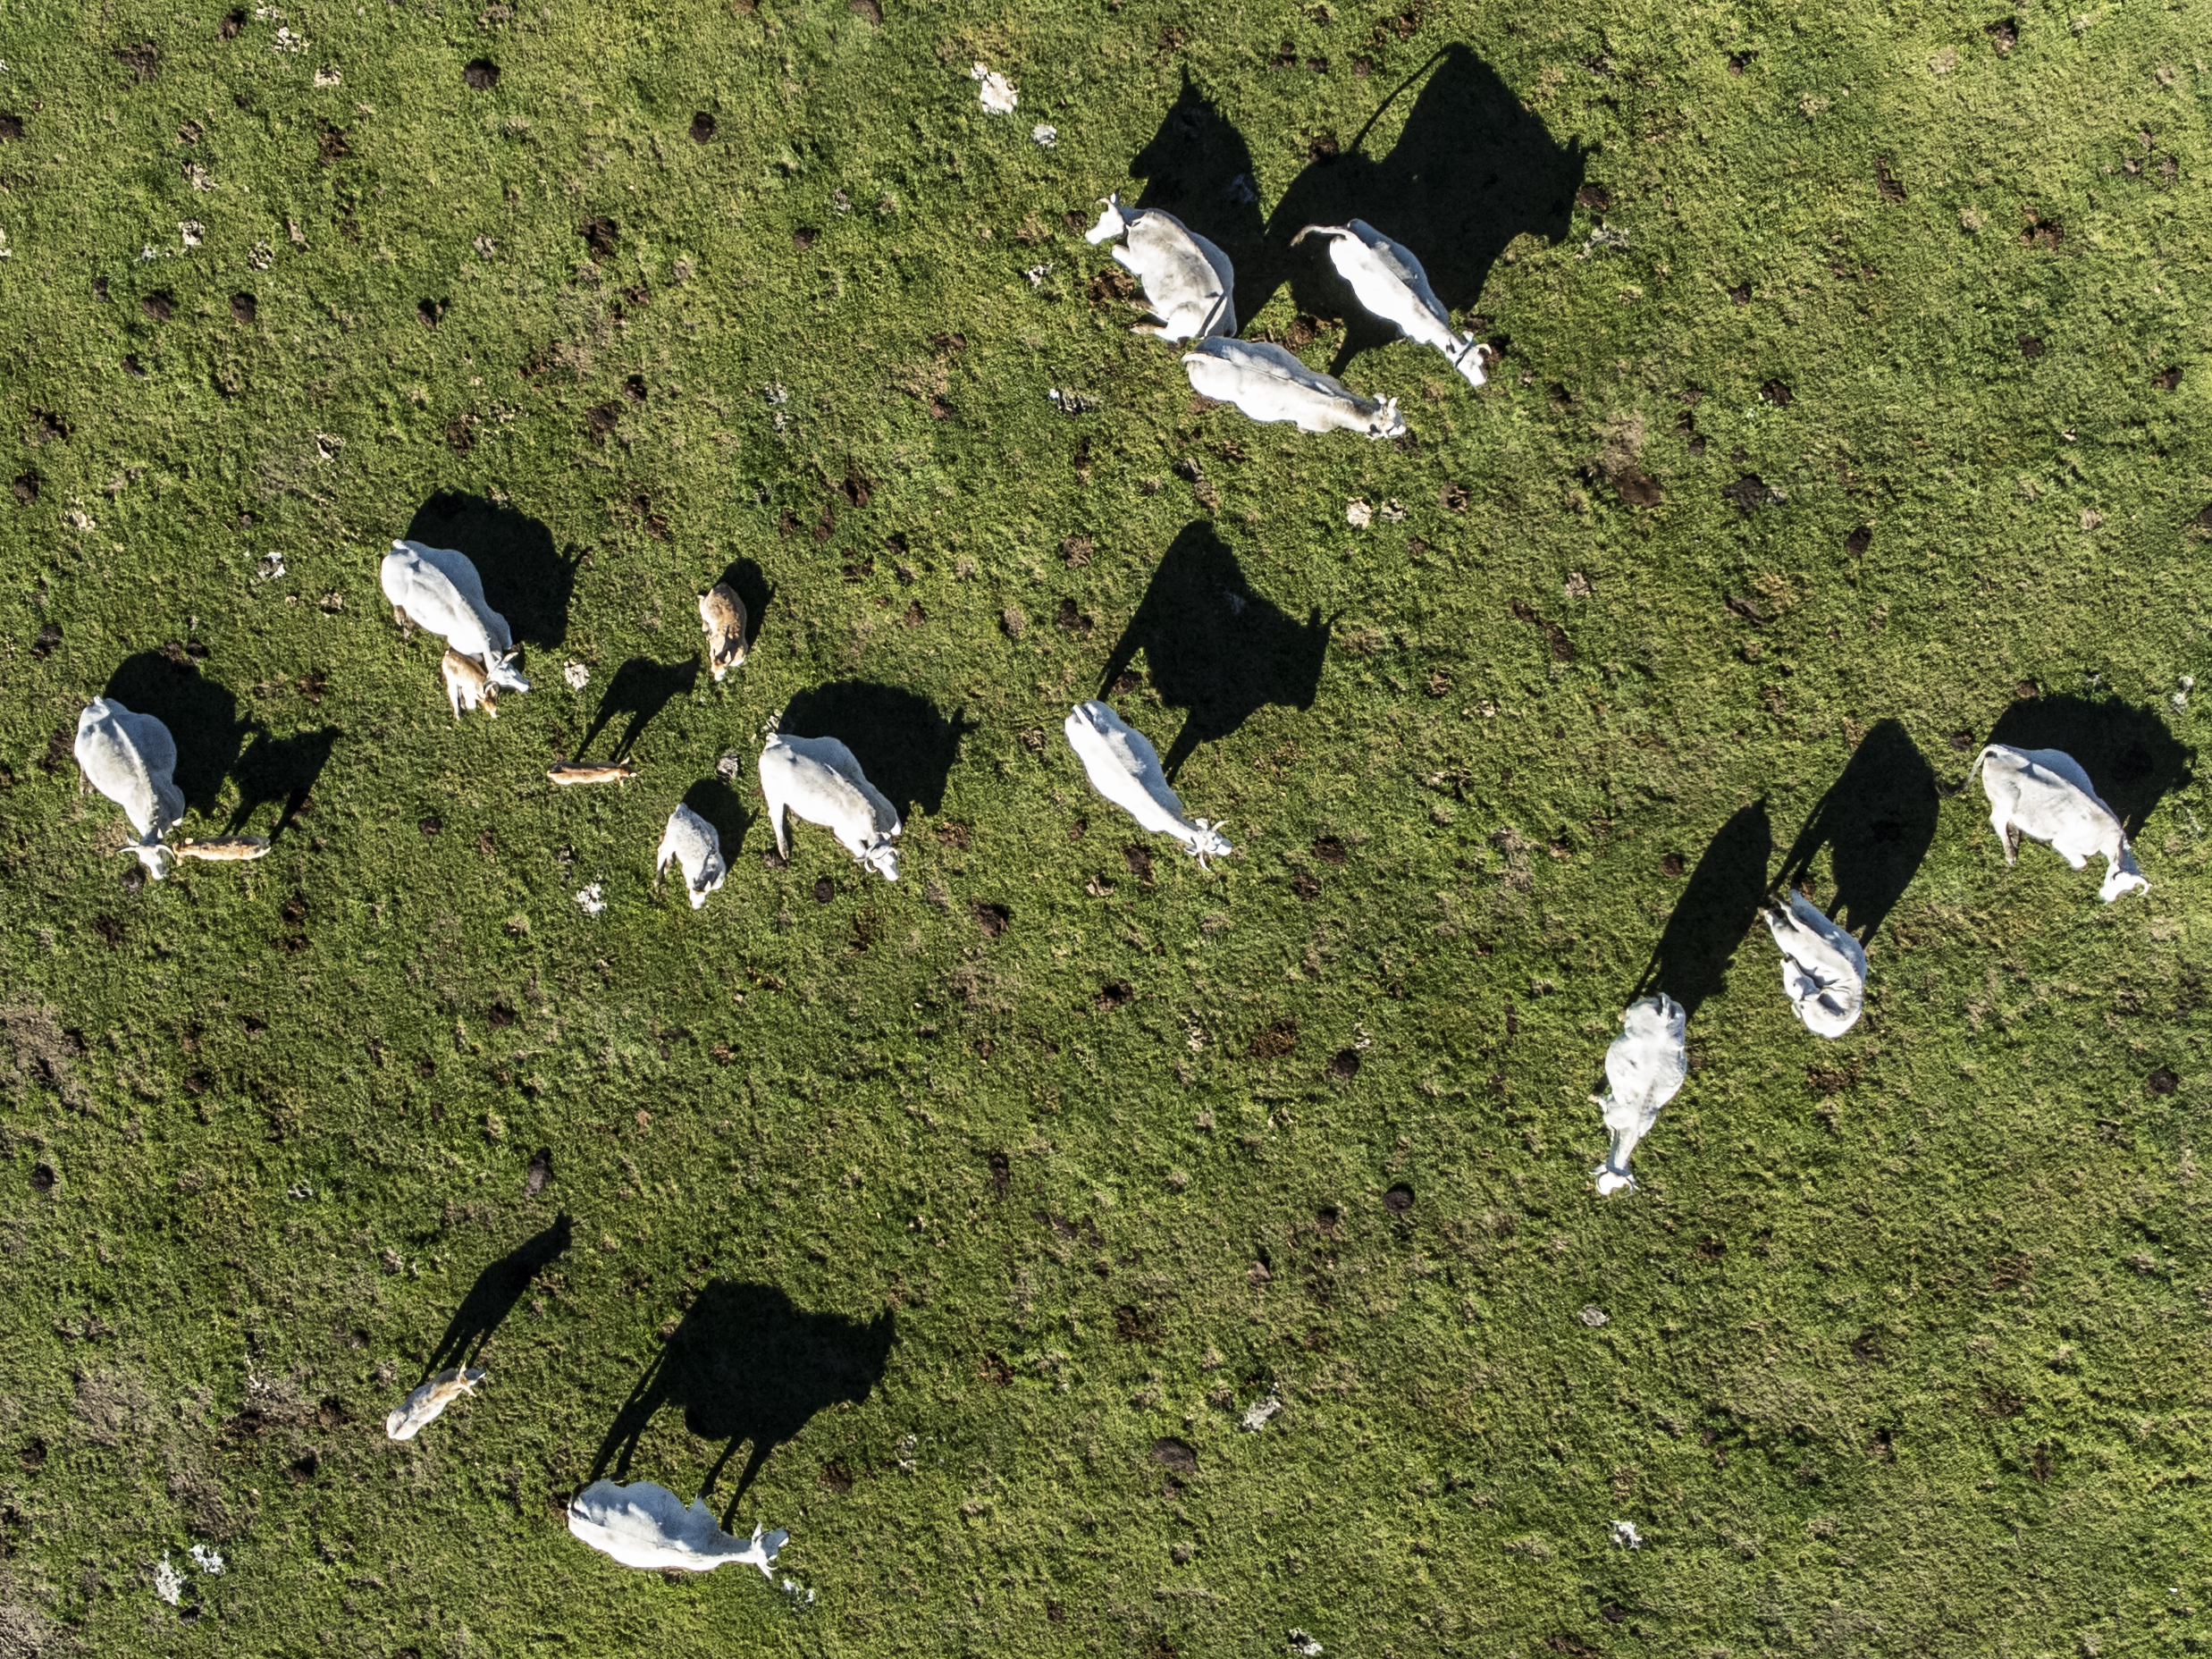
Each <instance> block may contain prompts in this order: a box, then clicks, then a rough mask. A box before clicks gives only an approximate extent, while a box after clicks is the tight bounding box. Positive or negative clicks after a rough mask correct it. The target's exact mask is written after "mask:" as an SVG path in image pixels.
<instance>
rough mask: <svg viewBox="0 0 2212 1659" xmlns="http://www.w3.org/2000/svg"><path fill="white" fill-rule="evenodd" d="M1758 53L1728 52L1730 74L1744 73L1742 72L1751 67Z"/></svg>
mask: <svg viewBox="0 0 2212 1659" xmlns="http://www.w3.org/2000/svg"><path fill="white" fill-rule="evenodd" d="M1757 56H1758V54H1757V53H1756V52H1731V53H1729V54H1728V73H1729V74H1731V75H1740V74H1742V73H1743V72H1745V70H1747V69H1749V68H1750V67H1751V63H1752V60H1753V59H1754V58H1755V57H1757Z"/></svg>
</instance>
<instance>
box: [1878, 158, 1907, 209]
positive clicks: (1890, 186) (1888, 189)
mask: <svg viewBox="0 0 2212 1659" xmlns="http://www.w3.org/2000/svg"><path fill="white" fill-rule="evenodd" d="M1874 188H1875V189H1877V190H1879V191H1880V193H1881V198H1882V200H1884V201H1886V202H1901V201H1903V200H1904V199H1905V186H1903V185H1902V184H1899V183H1898V182H1897V174H1896V173H1892V172H1890V171H1889V158H1888V156H1883V157H1882V158H1881V159H1880V161H1878V162H1876V163H1875V164H1874Z"/></svg>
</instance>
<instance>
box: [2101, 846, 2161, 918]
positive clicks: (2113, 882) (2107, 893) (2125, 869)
mask: <svg viewBox="0 0 2212 1659" xmlns="http://www.w3.org/2000/svg"><path fill="white" fill-rule="evenodd" d="M2149 891H2150V880H2149V877H2147V876H2145V875H2144V874H2143V872H2142V870H2141V866H2139V865H2138V864H2137V863H2136V862H2135V849H2134V848H2133V847H2132V846H2129V845H2128V844H2127V843H2126V842H2125V841H2123V842H2121V843H2120V856H2119V857H2117V858H2114V859H2107V861H2106V863H2105V884H2104V886H2102V887H2100V888H2098V889H2097V897H2099V898H2101V899H2103V900H2104V901H2105V903H2107V905H2109V904H2110V903H2112V901H2113V900H2114V899H2115V898H2118V897H2122V896H2123V895H2124V894H2128V893H2148V892H2149Z"/></svg>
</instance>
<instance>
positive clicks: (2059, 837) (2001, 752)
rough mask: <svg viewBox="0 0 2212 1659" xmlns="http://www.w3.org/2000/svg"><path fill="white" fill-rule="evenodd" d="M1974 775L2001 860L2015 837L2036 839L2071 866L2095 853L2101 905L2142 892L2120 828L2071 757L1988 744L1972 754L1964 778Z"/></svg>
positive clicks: (2011, 858) (2013, 858)
mask: <svg viewBox="0 0 2212 1659" xmlns="http://www.w3.org/2000/svg"><path fill="white" fill-rule="evenodd" d="M1975 772H1980V773H1981V788H1982V793H1983V794H1985V795H1987V796H1989V808H1990V811H1989V824H1990V827H1991V828H1992V829H1995V830H1996V831H1997V838H1998V840H2000V841H2002V842H2003V843H2004V844H2005V862H2006V864H2007V865H2010V864H2012V863H2015V862H2017V861H2018V859H2019V856H2020V841H2019V838H2020V837H2021V836H2022V835H2025V836H2026V837H2027V838H2029V839H2030V840H2031V841H2043V842H2047V843H2048V844H2049V846H2050V849H2051V851H2053V852H2054V853H2056V854H2057V855H2059V856H2060V857H2061V858H2063V859H2065V861H2066V863H2068V864H2070V865H2072V866H2073V868H2074V869H2076V870H2079V869H2081V868H2082V865H2084V864H2086V863H2089V861H2090V855H2091V854H2102V855H2104V860H2105V883H2104V885H2103V886H2102V887H2101V888H2098V897H2099V898H2101V899H2103V900H2104V901H2105V903H2107V905H2109V904H2110V903H2112V901H2113V900H2114V899H2115V898H2118V897H2120V896H2121V895H2122V894H2124V893H2141V892H2148V891H2149V888H2150V882H2149V880H2148V879H2146V878H2145V876H2144V875H2143V872H2142V871H2141V869H2140V868H2138V867H2137V865H2136V863H2135V855H2134V852H2133V851H2132V849H2131V848H2130V847H2129V846H2128V844H2127V826H2126V825H2124V824H2123V823H2122V822H2121V821H2120V814H2119V813H2115V812H2114V811H2113V810H2112V808H2110V807H2109V806H2107V805H2106V804H2104V802H2103V801H2102V800H2100V799H2099V798H2098V794H2097V791H2096V790H2095V789H2094V788H2092V787H2090V780H2089V774H2088V773H2087V772H2085V771H2082V768H2081V764H2080V763H2079V762H2077V761H2075V760H2074V758H2073V756H2072V755H2071V754H2066V753H2065V752H2064V751H2063V750H2059V749H2015V748H2013V747H2011V746H2009V745H2006V744H2002V743H1993V744H1990V745H1989V746H1988V747H1987V748H1985V749H1983V750H1982V752H1981V754H1977V755H1976V756H1974V763H1973V765H1972V767H1971V768H1969V769H1968V771H1967V773H1966V776H1967V777H1968V778H1969V779H1972V777H1973V775H1974V773H1975Z"/></svg>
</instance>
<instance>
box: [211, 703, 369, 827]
mask: <svg viewBox="0 0 2212 1659" xmlns="http://www.w3.org/2000/svg"><path fill="white" fill-rule="evenodd" d="M344 735H345V734H344V733H343V732H342V731H341V730H340V729H339V728H337V727H335V726H324V727H322V728H319V729H317V730H315V731H302V732H294V733H293V734H292V735H291V736H290V737H272V736H271V735H270V734H269V733H268V732H266V731H257V732H255V733H254V740H253V743H252V745H251V746H249V747H248V749H247V751H246V752H245V754H241V755H240V756H239V758H238V764H237V765H236V766H235V767H233V768H232V769H231V776H232V777H234V778H236V779H238V787H239V804H238V809H237V810H236V811H235V812H233V813H231V825H230V829H231V834H232V835H236V834H238V832H239V831H240V830H241V829H244V828H245V827H246V822H247V820H248V819H249V818H251V817H252V816H253V815H254V813H256V812H257V810H258V809H259V808H261V807H262V806H264V805H265V804H268V803H269V802H271V801H282V802H283V803H284V807H283V810H282V812H280V813H278V814H277V819H276V822H275V824H274V825H273V826H272V827H271V829H270V830H269V835H270V838H271V839H274V838H276V837H278V836H280V835H282V834H283V833H284V831H285V830H287V829H290V828H291V824H292V820H294V819H295V818H297V817H299V815H300V813H302V812H304V811H307V810H308V808H307V796H308V794H309V792H310V791H311V790H313V789H314V787H315V780H316V779H318V778H320V777H322V775H323V768H324V766H326V765H328V764H329V763H330V758H331V750H332V747H333V746H335V745H336V744H337V742H338V739H339V738H340V737H343V736H344Z"/></svg>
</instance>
